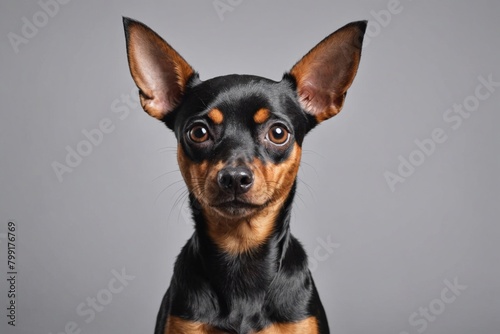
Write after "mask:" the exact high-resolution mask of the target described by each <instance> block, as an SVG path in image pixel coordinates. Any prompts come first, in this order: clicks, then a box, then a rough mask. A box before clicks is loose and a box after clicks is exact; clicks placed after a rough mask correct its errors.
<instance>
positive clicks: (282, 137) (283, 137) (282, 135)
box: [266, 125, 290, 146]
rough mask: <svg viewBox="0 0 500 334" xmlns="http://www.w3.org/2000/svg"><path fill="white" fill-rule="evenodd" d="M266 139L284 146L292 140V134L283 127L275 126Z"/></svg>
mask: <svg viewBox="0 0 500 334" xmlns="http://www.w3.org/2000/svg"><path fill="white" fill-rule="evenodd" d="M266 139H267V140H269V141H270V142H272V143H273V144H275V145H278V146H282V145H285V144H286V143H287V142H288V139H290V133H289V132H288V131H287V129H285V127H284V126H282V125H275V126H273V127H272V128H270V129H269V132H268V133H267V136H266Z"/></svg>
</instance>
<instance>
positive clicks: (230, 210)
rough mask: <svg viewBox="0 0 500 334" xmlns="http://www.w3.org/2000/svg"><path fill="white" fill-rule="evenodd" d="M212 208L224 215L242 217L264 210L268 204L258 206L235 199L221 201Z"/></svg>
mask: <svg viewBox="0 0 500 334" xmlns="http://www.w3.org/2000/svg"><path fill="white" fill-rule="evenodd" d="M211 206H212V208H214V209H215V210H217V211H219V212H221V213H223V214H224V215H228V216H232V217H242V216H247V215H249V214H251V213H253V212H255V211H258V210H260V209H262V208H263V207H265V206H266V204H256V203H251V202H248V201H244V200H240V199H237V198H235V199H231V200H225V201H221V202H218V203H216V204H213V205H211Z"/></svg>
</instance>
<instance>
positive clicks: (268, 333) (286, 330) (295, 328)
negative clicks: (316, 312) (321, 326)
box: [256, 317, 318, 334]
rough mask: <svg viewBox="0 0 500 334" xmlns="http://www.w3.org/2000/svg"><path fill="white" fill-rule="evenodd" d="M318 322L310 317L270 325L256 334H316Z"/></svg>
mask: <svg viewBox="0 0 500 334" xmlns="http://www.w3.org/2000/svg"><path fill="white" fill-rule="evenodd" d="M317 333H318V321H317V320H316V318H315V317H310V318H307V319H304V320H302V321H299V322H294V323H286V324H272V325H271V326H269V327H267V328H264V329H263V330H261V331H259V332H257V333H256V334H317Z"/></svg>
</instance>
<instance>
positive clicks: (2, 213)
mask: <svg viewBox="0 0 500 334" xmlns="http://www.w3.org/2000/svg"><path fill="white" fill-rule="evenodd" d="M221 2H224V3H228V1H227V0H222V1H221ZM230 6H231V8H232V11H228V12H225V13H224V14H223V15H222V19H221V17H219V16H218V14H217V11H216V10H215V9H214V5H213V2H212V1H196V2H194V1H190V2H187V1H180V0H178V1H170V0H168V1H167V0H164V1H131V0H130V1H106V2H104V1H96V0H94V1H71V2H69V3H68V4H64V5H60V6H59V10H58V12H57V13H55V15H53V17H49V16H47V17H48V20H47V22H45V25H43V24H42V25H43V26H41V27H40V28H39V29H38V33H37V34H36V36H33V37H31V38H29V39H27V43H25V44H21V45H19V52H18V53H16V52H15V50H14V48H13V47H12V45H11V43H10V42H9V38H8V34H9V33H15V34H18V35H20V36H22V27H23V24H24V22H23V17H26V18H27V20H29V21H31V22H33V15H36V14H37V13H38V12H40V11H41V10H42V9H41V7H40V5H39V4H38V3H37V2H36V1H2V3H1V4H0V36H1V39H0V60H1V61H0V75H1V80H0V103H1V122H0V140H1V144H0V152H1V158H0V159H1V160H0V189H1V191H0V273H1V275H2V276H0V287H1V289H2V290H1V293H0V306H1V307H0V309H1V310H3V311H1V312H0V313H1V314H0V332H1V333H19V334H21V333H22V334H28V333H42V334H48V333H53V334H56V333H61V332H64V328H65V326H71V325H68V324H71V323H72V322H74V323H75V324H76V325H77V326H78V330H80V331H81V333H152V331H153V326H154V321H155V316H156V312H157V309H158V306H159V303H160V299H161V297H162V295H163V293H164V291H165V290H166V288H167V285H168V282H169V280H170V276H171V273H172V265H173V261H174V259H175V256H176V255H177V253H178V252H179V250H180V247H181V246H182V245H183V244H184V242H185V240H186V239H187V238H188V237H189V236H190V234H191V233H192V227H191V223H190V222H189V221H188V220H187V219H186V217H187V215H186V211H185V196H183V194H184V195H185V193H184V185H183V183H182V182H179V181H180V180H181V176H180V173H179V172H178V168H177V166H176V159H175V152H174V148H175V139H174V136H173V134H172V133H170V132H169V131H168V130H167V129H166V128H165V127H164V126H163V125H162V124H161V123H160V122H158V121H156V120H154V119H152V118H150V117H148V116H147V115H146V114H145V113H144V112H143V111H142V109H140V108H138V107H137V106H135V107H129V106H127V104H126V103H125V102H123V101H122V100H121V99H122V96H123V98H125V97H126V95H130V94H131V91H132V89H133V87H134V86H133V82H132V80H131V78H130V75H129V71H128V67H127V63H126V57H125V44H124V36H123V28H122V22H121V15H126V16H130V17H133V18H136V19H139V20H141V21H143V22H145V23H146V24H148V25H149V26H151V27H152V28H153V29H155V30H156V31H157V32H158V33H160V34H161V35H162V36H163V37H164V38H165V39H166V40H167V41H168V42H169V43H170V44H171V45H173V46H174V48H176V49H177V50H178V51H179V52H180V53H181V54H182V55H183V56H184V57H185V58H186V59H187V60H188V62H189V63H190V64H191V65H192V66H193V67H195V68H196V69H197V70H198V71H199V72H200V73H201V76H202V79H208V78H211V77H213V76H217V75H222V74H229V73H250V74H256V75H262V76H266V77H269V78H272V79H275V80H279V79H280V78H281V75H282V73H283V72H284V71H287V70H289V69H290V68H291V66H292V65H293V64H294V63H295V62H296V61H297V60H298V59H299V58H300V57H301V56H302V55H304V54H305V53H306V52H307V51H308V50H309V49H310V48H311V47H313V46H314V45H315V44H316V43H317V42H318V41H320V40H321V39H322V38H323V37H325V36H326V35H328V34H329V33H331V32H332V31H334V30H336V29H337V28H339V27H340V26H342V25H344V24H345V23H347V22H350V21H354V20H359V19H369V20H370V21H371V23H370V27H369V31H368V33H367V34H368V36H369V37H370V41H369V42H368V41H367V43H365V49H364V51H363V57H362V61H361V66H360V69H359V72H358V75H357V78H356V80H355V82H354V84H353V86H352V88H351V89H350V91H349V94H348V98H347V101H346V105H345V108H344V110H343V111H342V113H341V115H339V116H338V117H336V118H334V119H332V120H329V121H327V122H325V123H324V124H321V126H319V127H318V128H317V129H316V130H314V131H313V132H312V133H311V134H310V135H309V136H308V138H306V142H305V144H304V156H303V164H302V166H301V171H300V173H299V178H300V184H299V197H298V198H297V200H296V203H295V206H294V212H293V214H294V217H293V218H294V219H293V224H292V230H293V232H294V234H295V235H296V236H297V237H298V238H299V239H300V240H301V241H302V242H303V243H304V245H305V247H306V249H307V251H308V253H309V254H310V256H311V258H312V264H313V265H314V268H313V269H314V276H315V279H316V282H317V285H318V288H319V290H320V292H321V296H322V299H323V302H324V306H325V308H326V310H327V313H328V315H329V318H330V323H331V329H332V332H333V333H354V334H357V333H380V334H400V333H411V334H413V333H419V331H420V332H425V333H429V334H430V333H461V334H462V333H463V334H472V333H474V334H496V333H499V331H500V320H499V319H500V317H499V312H500V302H499V300H500V299H499V297H500V296H499V292H500V290H499V287H498V282H499V280H500V270H499V260H500V256H499V254H500V252H499V247H498V243H497V239H498V236H499V227H498V223H499V218H498V217H499V214H500V206H499V204H498V202H499V195H500V192H499V185H500V177H499V174H498V171H499V167H500V158H499V144H500V143H499V132H498V124H499V121H500V115H499V114H498V111H499V110H498V107H499V102H500V88H498V87H497V88H496V91H495V92H493V93H492V94H491V96H490V97H489V98H487V99H485V100H484V101H480V105H479V106H478V107H477V110H474V111H473V112H471V115H470V117H469V118H467V119H463V122H462V124H461V126H460V127H459V128H458V129H456V130H455V129H453V128H452V126H451V125H453V124H454V123H450V122H446V121H445V120H444V119H443V116H445V115H446V114H447V110H448V109H449V108H451V107H453V105H454V104H462V103H464V101H466V100H467V101H469V102H471V101H473V100H474V98H471V97H472V96H474V94H475V89H476V87H477V86H478V85H479V84H480V81H479V79H478V78H479V77H480V76H483V77H484V78H487V77H488V76H489V75H492V78H493V80H494V81H496V82H498V81H500V69H499V66H498V59H499V56H500V45H499V43H498V33H499V28H500V25H499V21H498V17H499V15H500V3H499V2H498V1H493V0H492V1H475V2H472V1H452V0H449V1H439V2H438V1H415V0H414V1H411V0H401V2H400V5H399V7H397V9H398V13H396V14H392V15H391V19H390V21H389V20H387V17H386V18H385V19H386V20H385V21H384V22H382V23H383V24H381V23H379V21H377V14H376V13H379V12H380V11H384V10H385V11H387V10H388V9H389V8H392V7H391V1H388V0H381V1H347V0H346V1H308V2H306V1H290V0H287V1H285V0H281V1H249V0H246V1H236V0H233V1H232V5H230ZM38 19H43V14H42V16H40V17H38ZM379 20H380V19H379ZM41 23H44V22H43V21H41ZM482 92H483V93H484V92H487V91H486V90H484V89H483V90H482ZM134 96H135V93H134ZM127 111H128V113H127ZM103 119H109V122H111V124H112V128H113V131H112V132H111V133H108V134H105V135H104V137H103V139H102V142H101V143H99V145H96V146H94V147H93V148H92V153H91V154H89V155H88V156H86V157H84V158H83V160H82V162H81V163H80V164H79V165H78V166H77V167H75V168H74V169H73V171H72V172H71V173H69V172H68V173H66V174H64V175H63V179H62V182H60V181H59V180H58V178H57V176H56V173H55V172H54V170H53V167H52V164H53V163H54V162H59V163H64V161H65V158H66V154H67V151H66V147H67V146H69V147H71V148H73V149H75V148H76V147H77V145H79V143H81V142H82V141H83V140H85V136H84V134H83V133H82V131H83V130H88V131H90V130H92V129H95V128H97V127H98V126H99V123H100V122H101V121H102V120H103ZM436 128H441V129H442V130H443V132H444V134H445V135H446V138H447V140H446V141H445V142H444V143H439V144H436V148H435V149H434V152H433V153H432V154H430V155H429V156H426V157H425V161H424V162H423V163H422V164H420V165H419V166H417V167H416V168H415V170H414V172H413V173H412V174H411V175H409V176H408V177H406V178H405V182H404V183H398V184H396V186H395V188H394V189H393V190H394V191H391V189H390V187H389V186H388V183H387V182H386V179H385V176H384V173H386V172H387V171H389V172H393V173H397V169H398V166H399V164H400V160H399V156H402V157H404V158H405V159H409V157H410V155H412V154H413V156H414V157H417V156H418V153H414V152H415V151H416V150H418V146H417V145H416V144H415V140H425V139H428V138H431V134H432V132H433V130H434V129H436ZM171 171H173V172H172V173H169V174H165V173H167V172H171ZM11 220H12V221H15V222H16V223H17V270H18V272H19V274H18V281H17V292H18V295H17V305H18V309H17V325H16V327H15V328H12V327H10V326H8V325H7V318H6V316H5V314H6V310H5V308H6V306H7V302H8V298H7V292H6V290H7V284H6V276H5V275H6V274H5V273H6V271H7V264H6V261H7V260H6V258H7V255H6V252H7V243H6V240H5V234H4V233H6V229H7V222H8V221H11ZM328 239H329V240H330V242H331V243H333V244H334V246H330V253H328V252H327V251H326V250H325V249H323V248H322V245H323V244H325V242H326V241H327V240H328ZM113 270H116V271H122V270H125V272H126V273H127V275H131V276H134V277H135V278H134V279H133V280H131V281H129V282H128V285H127V286H126V287H124V288H123V290H122V291H121V292H119V293H115V294H112V300H111V301H109V300H107V301H106V302H109V303H108V304H107V305H105V306H104V307H103V309H102V311H101V312H97V313H96V316H95V318H94V319H92V320H91V321H88V322H87V321H86V320H89V318H88V316H81V315H79V314H78V313H77V311H76V309H77V307H78V305H80V304H81V303H86V302H87V298H95V297H97V296H100V297H101V300H103V299H102V298H104V297H106V296H108V297H109V288H108V284H109V283H110V282H112V281H113V273H112V271H113ZM455 279H457V280H458V282H459V284H460V285H463V286H467V288H466V289H465V290H464V291H462V292H460V295H459V296H455V297H456V298H455V299H454V301H453V302H452V303H449V304H443V302H442V301H440V299H441V292H442V290H443V289H444V288H445V287H446V283H444V282H445V280H448V281H449V282H453V281H454V280H455ZM447 296H448V297H451V296H452V294H451V293H450V294H449V295H447ZM440 305H445V309H444V310H442V309H439V307H438V306H440ZM430 306H431V307H434V310H437V311H436V312H437V313H439V314H437V315H436V316H435V318H432V319H433V320H432V321H430V320H424V321H423V323H424V324H425V322H427V324H426V326H425V328H424V325H423V324H422V319H425V318H423V317H422V316H420V315H418V316H417V317H416V318H415V319H417V320H418V319H420V325H416V324H415V323H413V324H411V323H410V322H409V318H410V317H411V316H412V314H413V313H414V312H417V313H418V312H419V308H429V307H430ZM436 307H438V308H437V309H436ZM415 319H414V320H415ZM75 333H78V331H75Z"/></svg>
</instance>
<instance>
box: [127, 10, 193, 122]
mask: <svg viewBox="0 0 500 334" xmlns="http://www.w3.org/2000/svg"><path fill="white" fill-rule="evenodd" d="M123 25H124V28H125V37H126V40H127V55H128V64H129V67H130V73H131V74H132V78H133V79H134V81H135V84H136V85H137V87H138V88H139V94H140V99H141V105H142V108H143V109H144V110H145V111H146V112H147V113H148V114H149V115H151V116H153V117H155V118H157V119H159V120H162V119H163V118H164V117H165V116H166V115H167V114H168V113H169V112H171V111H172V110H174V109H175V107H177V105H178V104H179V102H180V101H181V98H182V96H183V94H184V92H185V89H186V85H187V83H188V81H189V78H190V77H191V76H192V75H193V74H194V73H195V72H194V70H193V69H192V68H191V66H189V64H188V63H187V62H186V61H185V60H184V59H183V58H182V57H181V56H180V55H179V54H178V53H177V52H176V51H175V50H174V49H173V48H172V47H171V46H170V45H168V43H167V42H165V41H164V40H163V39H162V38H161V37H160V36H158V34H156V33H155V32H154V31H153V30H151V29H150V28H149V27H147V26H146V25H144V24H142V23H141V22H138V21H134V20H132V19H129V18H126V17H124V18H123Z"/></svg>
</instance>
